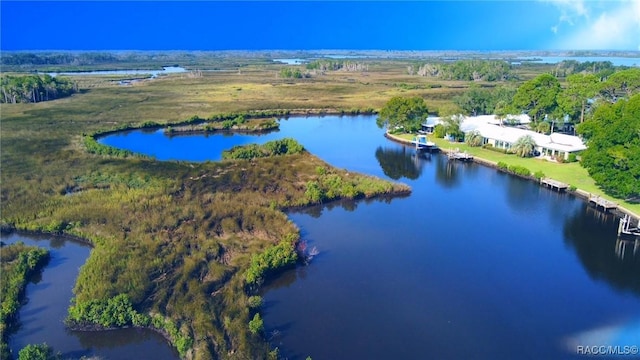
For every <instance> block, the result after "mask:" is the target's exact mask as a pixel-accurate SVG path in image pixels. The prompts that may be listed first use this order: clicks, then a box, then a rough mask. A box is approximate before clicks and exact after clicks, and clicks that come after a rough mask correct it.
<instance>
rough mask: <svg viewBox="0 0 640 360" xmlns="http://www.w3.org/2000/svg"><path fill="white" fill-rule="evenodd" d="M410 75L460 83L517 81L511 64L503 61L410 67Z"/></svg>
mask: <svg viewBox="0 0 640 360" xmlns="http://www.w3.org/2000/svg"><path fill="white" fill-rule="evenodd" d="M407 72H408V73H409V75H414V74H415V75H419V76H426V77H436V78H439V79H443V80H460V81H507V80H512V79H515V74H514V72H513V70H512V66H511V64H509V63H508V62H506V61H502V60H480V59H473V60H459V61H455V62H452V63H427V64H424V65H419V66H417V67H416V66H414V65H410V66H409V67H408V68H407Z"/></svg>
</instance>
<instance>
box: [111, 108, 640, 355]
mask: <svg viewBox="0 0 640 360" xmlns="http://www.w3.org/2000/svg"><path fill="white" fill-rule="evenodd" d="M285 136H291V137H294V138H296V139H298V140H299V141H300V142H301V143H302V144H303V145H304V146H305V147H307V149H309V150H310V151H311V152H312V153H314V154H316V155H318V156H320V157H321V158H322V159H324V160H326V161H328V162H329V163H331V164H332V165H335V166H337V167H340V168H346V169H349V170H354V171H359V172H363V173H368V174H373V175H377V176H381V177H384V178H388V179H394V180H399V181H403V182H406V183H407V184H409V185H411V187H412V189H413V193H412V194H411V196H409V197H404V198H399V199H394V200H391V201H388V200H387V201H382V200H380V201H367V202H357V203H350V202H342V203H334V204H330V205H329V206H326V207H316V208H311V209H307V210H305V211H304V212H299V213H291V214H290V217H291V219H292V220H293V221H294V222H295V223H296V224H297V225H298V226H299V227H300V229H301V233H302V237H303V239H304V240H305V241H306V242H307V243H308V247H317V249H318V250H319V252H320V254H319V255H318V256H316V257H315V258H314V259H313V261H312V262H311V263H310V265H309V266H305V267H300V268H297V269H294V270H291V271H288V272H286V273H284V274H282V276H280V277H278V278H277V279H275V280H273V281H272V282H271V283H270V284H268V285H267V286H266V287H265V288H264V298H265V300H266V305H265V308H264V311H263V314H264V319H265V326H266V329H267V336H268V338H269V339H270V341H271V342H272V343H273V345H274V346H278V347H279V348H280V349H281V351H282V353H283V354H284V355H285V356H288V357H289V358H292V359H304V358H305V357H306V356H307V355H310V356H312V357H313V358H314V359H353V358H370V359H388V358H434V359H461V358H465V359H467V358H468V359H514V358H517V359H563V358H572V357H574V356H577V355H576V349H577V346H579V345H582V346H592V345H621V346H625V345H628V346H631V345H640V251H636V252H635V253H634V252H633V244H632V243H629V244H627V245H629V246H627V247H626V248H625V249H626V250H624V251H623V252H616V249H619V248H620V246H619V245H620V244H619V240H617V238H616V228H617V219H615V218H614V217H613V216H610V215H605V214H603V213H601V212H597V211H595V210H593V209H591V208H589V207H588V206H587V205H586V204H585V203H584V202H583V201H581V200H579V199H576V198H573V197H572V196H570V195H564V194H558V193H556V192H553V191H550V190H547V189H545V188H541V187H539V186H538V185H537V184H535V183H533V182H529V181H524V180H521V179H519V178H515V177H512V176H508V175H505V174H503V173H500V172H497V171H495V170H493V169H490V168H486V167H483V166H480V165H477V164H462V163H455V162H449V161H448V160H447V159H446V157H444V156H440V155H436V154H434V155H429V154H422V155H417V154H415V152H414V150H413V149H412V148H409V147H403V146H402V145H399V144H395V143H393V142H390V141H389V140H387V139H385V138H384V137H383V136H382V131H381V130H379V129H377V128H376V126H375V119H374V117H368V116H361V117H356V118H349V117H325V118H306V119H305V118H303V119H291V120H288V121H283V122H282V125H281V131H280V132H278V133H272V134H269V135H266V136H260V137H257V138H252V137H250V136H231V137H225V136H221V135H213V136H209V137H204V136H184V137H178V138H172V139H169V138H166V137H165V136H164V135H163V134H161V133H158V132H154V133H147V134H145V133H142V132H139V131H138V132H131V133H128V134H124V135H117V136H111V137H108V138H105V139H102V140H101V141H103V142H104V143H106V144H110V145H115V146H119V147H123V148H127V149H130V150H134V151H136V150H137V151H142V150H145V149H151V150H149V151H145V152H146V153H147V154H152V155H154V156H156V157H158V158H159V159H181V160H195V161H203V160H205V159H217V158H218V157H219V154H220V151H221V150H222V149H224V148H228V147H231V146H232V145H235V144H238V143H247V142H264V141H267V140H270V139H273V138H281V137H285Z"/></svg>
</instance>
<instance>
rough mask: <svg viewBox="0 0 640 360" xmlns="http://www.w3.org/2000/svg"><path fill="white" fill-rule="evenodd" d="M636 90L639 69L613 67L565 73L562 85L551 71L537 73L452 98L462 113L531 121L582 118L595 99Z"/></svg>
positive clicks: (639, 83) (608, 99) (611, 99)
mask: <svg viewBox="0 0 640 360" xmlns="http://www.w3.org/2000/svg"><path fill="white" fill-rule="evenodd" d="M638 91H640V69H638V68H630V69H624V70H619V71H616V72H614V73H612V74H610V75H608V76H606V77H599V76H598V75H596V74H592V73H576V74H571V75H569V76H567V78H566V81H565V83H564V86H563V85H562V84H561V83H560V80H559V79H558V78H557V77H556V76H554V75H552V74H541V75H539V76H537V77H535V78H534V79H531V80H529V81H526V82H524V83H523V84H522V85H520V86H519V87H517V88H515V87H511V86H509V85H505V86H500V87H496V88H494V89H489V88H480V87H477V86H472V87H470V88H469V89H468V90H467V91H465V92H464V93H463V94H461V95H459V96H456V97H455V98H454V99H453V102H454V103H455V104H456V105H457V106H458V107H459V108H460V110H461V112H462V113H463V114H466V115H485V114H495V115H497V116H498V117H504V116H506V115H508V114H520V113H526V114H528V115H529V116H530V117H531V120H532V122H533V123H534V124H536V125H537V124H538V123H540V122H543V121H547V122H551V121H556V122H557V121H564V120H565V116H566V117H568V119H567V120H568V122H577V123H581V122H584V120H585V117H586V116H587V114H588V113H589V112H590V111H591V109H592V108H593V107H594V105H596V104H597V103H598V102H608V103H613V102H616V101H617V100H618V99H621V98H629V97H630V96H631V95H633V94H635V93H637V92H638Z"/></svg>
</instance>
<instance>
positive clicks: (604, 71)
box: [554, 60, 616, 79]
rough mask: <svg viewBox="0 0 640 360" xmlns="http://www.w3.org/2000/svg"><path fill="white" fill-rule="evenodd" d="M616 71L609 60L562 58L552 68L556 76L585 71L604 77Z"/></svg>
mask: <svg viewBox="0 0 640 360" xmlns="http://www.w3.org/2000/svg"><path fill="white" fill-rule="evenodd" d="M615 71H616V67H615V66H613V63H612V62H611V61H584V62H579V61H576V60H563V61H561V62H559V63H558V65H557V66H556V68H555V70H554V75H555V76H556V77H566V76H569V75H571V74H577V73H587V74H594V75H596V76H598V77H599V78H600V79H603V78H606V77H608V76H609V75H611V74H613V73H614V72H615Z"/></svg>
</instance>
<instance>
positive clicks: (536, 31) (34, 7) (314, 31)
mask: <svg viewBox="0 0 640 360" xmlns="http://www.w3.org/2000/svg"><path fill="white" fill-rule="evenodd" d="M0 17H1V18H0V20H1V22H0V26H1V29H0V30H1V35H0V40H1V43H0V48H1V49H2V50H269V49H283V50H305V49H377V50H558V49H560V50H562V49H566V50H578V49H594V50H609V49H613V50H640V0H619V1H611V0H608V1H595V0H593V1H588V0H575V1H574V0H540V1H536V0H531V1H515V0H514V1H460V0H457V1H412V2H406V1H401V2H397V1H396V2H383V1H352V2H345V1H304V2H296V1H275V2H273V1H255V2H252V1H236V2H213V1H194V2H171V1H143V2H130V1H106V2H101V1H71V2H60V1H44V2H36V1H5V0H2V1H1V2H0Z"/></svg>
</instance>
